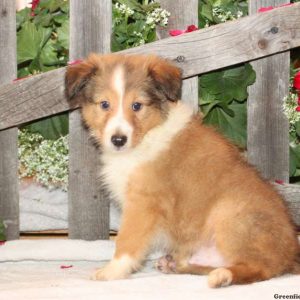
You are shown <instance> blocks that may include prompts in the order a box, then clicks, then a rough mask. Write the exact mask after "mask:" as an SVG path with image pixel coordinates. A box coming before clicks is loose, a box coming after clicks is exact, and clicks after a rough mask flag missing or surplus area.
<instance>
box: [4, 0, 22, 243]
mask: <svg viewBox="0 0 300 300" xmlns="http://www.w3.org/2000/svg"><path fill="white" fill-rule="evenodd" d="M0 45H1V48H0V66H1V68H0V85H1V84H4V83H7V82H10V81H11V80H13V79H14V78H15V77H16V70H17V64H16V61H17V58H16V8H15V1H10V0H3V1H0ZM2 105H5V103H3V101H2V100H0V106H2ZM17 138H18V129H17V128H11V129H8V130H4V131H1V132H0V220H2V221H3V222H4V224H5V225H6V226H7V227H6V238H7V239H8V240H12V239H17V238H18V237H19V179H18V146H17Z"/></svg>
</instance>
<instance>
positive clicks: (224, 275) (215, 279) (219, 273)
mask: <svg viewBox="0 0 300 300" xmlns="http://www.w3.org/2000/svg"><path fill="white" fill-rule="evenodd" d="M231 282H232V272H231V271H230V270H228V269H226V268H218V269H215V270H213V271H211V272H210V273H209V274H208V286H209V287H211V288H218V287H224V286H228V285H230V284H231Z"/></svg>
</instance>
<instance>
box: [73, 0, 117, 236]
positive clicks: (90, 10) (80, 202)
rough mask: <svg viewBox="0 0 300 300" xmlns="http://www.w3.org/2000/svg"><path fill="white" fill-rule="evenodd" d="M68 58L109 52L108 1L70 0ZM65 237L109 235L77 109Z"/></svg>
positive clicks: (95, 154) (105, 204) (92, 153)
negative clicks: (67, 233) (67, 230)
mask: <svg viewBox="0 0 300 300" xmlns="http://www.w3.org/2000/svg"><path fill="white" fill-rule="evenodd" d="M70 5H71V6H70V13H71V15H70V20H71V22H70V28H71V32H70V59H71V60H74V59H78V58H83V57H85V56H87V55H88V54H89V53H90V52H100V53H105V52H110V36H111V24H112V22H111V1H98V0H71V2H70ZM69 123H70V126H69V128H70V134H69V146H70V147H69V148H70V155H69V189H68V191H69V193H68V196H69V201H68V202H69V237H70V238H73V239H84V240H96V239H108V238H109V201H108V198H107V197H104V196H103V193H101V188H100V186H101V185H100V182H99V167H100V166H99V151H98V150H97V149H96V147H95V145H94V144H93V143H92V140H91V138H90V136H89V133H88V131H87V129H85V128H84V127H83V126H82V121H81V116H80V114H79V111H73V112H71V113H70V116H69Z"/></svg>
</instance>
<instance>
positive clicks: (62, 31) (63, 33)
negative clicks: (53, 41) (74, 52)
mask: <svg viewBox="0 0 300 300" xmlns="http://www.w3.org/2000/svg"><path fill="white" fill-rule="evenodd" d="M69 27H70V26H69V21H66V22H64V23H63V25H62V26H61V27H59V28H57V41H58V42H59V43H60V44H61V45H62V46H63V47H64V48H65V49H69Z"/></svg>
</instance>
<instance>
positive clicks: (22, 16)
mask: <svg viewBox="0 0 300 300" xmlns="http://www.w3.org/2000/svg"><path fill="white" fill-rule="evenodd" d="M30 13H31V9H30V8H29V7H25V8H24V9H21V10H20V11H18V12H17V14H16V23H17V30H19V29H20V27H21V26H22V25H23V23H24V22H26V21H28V20H29V19H30Z"/></svg>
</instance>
